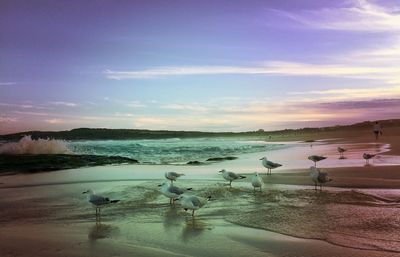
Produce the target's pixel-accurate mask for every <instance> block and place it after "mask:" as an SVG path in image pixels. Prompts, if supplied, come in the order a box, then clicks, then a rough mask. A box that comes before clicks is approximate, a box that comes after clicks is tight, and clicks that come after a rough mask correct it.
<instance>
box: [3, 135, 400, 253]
mask: <svg viewBox="0 0 400 257" xmlns="http://www.w3.org/2000/svg"><path fill="white" fill-rule="evenodd" d="M394 131H395V130H394ZM339 136H341V137H339ZM296 139H298V138H296ZM317 139H318V140H317ZM321 139H323V140H321ZM316 140H317V141H315V142H313V143H309V142H307V143H306V142H304V141H290V142H279V143H283V144H292V146H291V147H289V148H282V149H274V150H271V151H269V152H266V153H265V152H264V153H245V154H242V155H240V156H238V159H236V160H232V161H223V162H215V163H210V164H207V165H162V164H157V165H149V164H147V165H141V164H139V165H113V166H98V167H88V168H78V169H70V170H63V171H56V172H45V173H37V174H18V175H4V176H1V177H0V183H1V184H0V191H1V194H2V198H1V199H0V207H1V208H0V223H1V225H2V228H1V230H0V249H1V250H0V251H1V256H400V236H399V235H398V230H399V228H400V221H399V217H400V209H399V206H400V197H399V195H400V173H399V169H400V166H399V165H400V162H399V160H400V159H399V157H398V155H397V154H398V153H399V146H400V144H399V142H400V141H399V136H398V135H396V134H395V133H393V134H392V135H390V134H389V133H388V134H387V135H385V136H384V137H382V138H381V139H380V140H379V141H375V140H372V138H371V135H367V134H365V135H364V134H359V136H358V137H355V136H353V135H352V134H351V135H349V136H347V137H346V135H345V134H343V133H341V134H340V135H329V137H326V138H316ZM311 144H312V145H311ZM339 145H341V146H343V147H345V148H347V149H349V150H348V152H346V153H345V157H346V158H347V159H339V155H338V153H337V152H336V148H337V146H339ZM364 151H366V152H374V153H379V157H376V158H375V159H373V160H372V161H371V164H370V165H367V166H366V165H365V161H364V160H363V159H362V158H361V157H360V156H361V154H362V152H364ZM310 154H321V155H325V156H327V157H328V159H327V160H325V161H321V162H319V163H318V167H321V168H322V169H323V170H324V171H327V172H328V173H329V175H330V177H332V179H333V181H332V182H329V183H328V184H327V187H324V190H323V191H322V192H315V191H314V187H313V185H312V182H311V180H310V178H309V176H308V168H309V167H310V166H311V165H313V163H312V162H311V161H309V160H307V158H306V157H307V156H308V155H310ZM264 155H267V156H268V158H269V159H271V160H273V161H276V162H279V163H282V164H283V166H282V167H280V168H278V169H275V170H273V171H272V175H265V174H266V169H265V168H263V167H262V166H261V161H260V160H259V159H260V158H261V157H263V156H264ZM221 169H227V170H231V171H234V172H237V173H240V174H243V175H245V176H247V178H245V179H243V180H240V181H234V182H233V183H232V188H229V186H227V181H225V180H223V178H222V177H221V175H220V174H219V173H218V171H219V170H221ZM167 171H177V172H182V173H185V176H183V177H181V178H179V179H178V181H176V182H175V183H174V185H177V186H180V187H192V188H193V190H192V192H191V194H196V195H199V196H203V197H206V196H211V201H209V202H208V203H207V205H206V206H205V207H203V208H201V209H200V210H198V211H196V212H195V217H192V216H191V213H190V212H189V211H188V212H185V211H184V210H183V209H182V208H181V207H180V205H179V204H178V203H175V205H170V204H169V203H168V201H169V200H168V198H166V197H164V196H163V195H161V194H160V192H159V188H158V184H160V183H162V182H163V181H164V177H163V176H164V173H165V172H167ZM254 172H259V173H260V174H262V177H263V180H264V183H265V185H264V186H263V188H262V192H256V193H254V192H253V188H252V186H251V184H250V177H251V175H252V174H253V173H254ZM89 188H90V189H93V190H95V191H96V192H97V193H99V194H101V195H104V196H107V197H109V198H110V199H118V200H120V202H118V203H116V204H112V205H110V206H107V207H105V208H103V209H102V211H101V219H100V221H96V217H95V210H94V208H93V207H92V206H91V205H90V204H89V203H88V202H87V200H86V198H85V195H82V192H83V191H85V190H87V189H89Z"/></svg>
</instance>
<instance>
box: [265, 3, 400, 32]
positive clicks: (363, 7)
mask: <svg viewBox="0 0 400 257" xmlns="http://www.w3.org/2000/svg"><path fill="white" fill-rule="evenodd" d="M399 8H400V6H399V5H397V6H395V5H394V6H391V8H385V7H382V6H379V5H376V4H373V3H371V2H370V1H367V0H353V1H351V5H350V6H346V7H332V8H323V9H319V10H305V11H300V12H298V13H291V12H286V11H282V10H271V9H268V11H270V12H273V13H276V14H278V15H280V16H283V17H286V18H288V19H290V20H292V21H295V22H296V23H298V24H301V25H304V26H306V27H309V28H314V29H324V30H343V31H347V30H348V31H367V32H379V31H381V32H396V33H399V24H400V12H399Z"/></svg>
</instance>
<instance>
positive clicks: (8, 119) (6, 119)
mask: <svg viewBox="0 0 400 257" xmlns="http://www.w3.org/2000/svg"><path fill="white" fill-rule="evenodd" d="M17 121H18V119H17V118H15V117H8V116H0V122H4V123H11V122H17Z"/></svg>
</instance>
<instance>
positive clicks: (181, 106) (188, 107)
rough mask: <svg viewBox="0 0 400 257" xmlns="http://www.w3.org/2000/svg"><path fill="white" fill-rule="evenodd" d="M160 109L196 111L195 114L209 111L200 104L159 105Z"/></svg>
mask: <svg viewBox="0 0 400 257" xmlns="http://www.w3.org/2000/svg"><path fill="white" fill-rule="evenodd" d="M160 108H161V109H170V110H177V111H197V112H205V111H208V110H209V109H208V108H207V107H205V106H203V105H200V104H176V103H174V104H166V105H161V106H160Z"/></svg>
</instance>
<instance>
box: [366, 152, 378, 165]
mask: <svg viewBox="0 0 400 257" xmlns="http://www.w3.org/2000/svg"><path fill="white" fill-rule="evenodd" d="M375 156H376V154H370V153H364V154H363V158H364V159H365V164H369V159H372V158H374V157H375Z"/></svg>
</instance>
